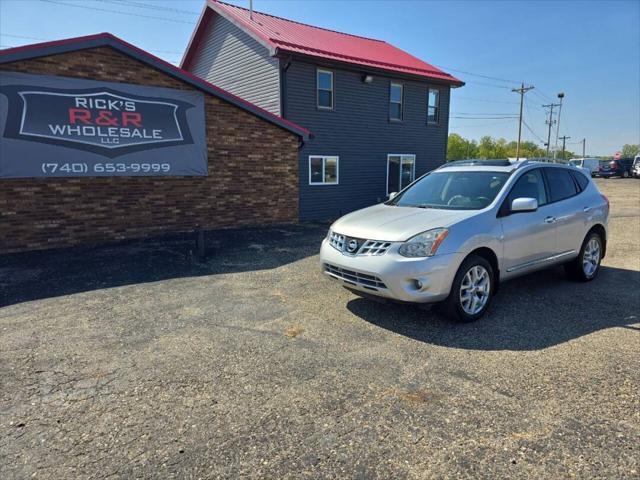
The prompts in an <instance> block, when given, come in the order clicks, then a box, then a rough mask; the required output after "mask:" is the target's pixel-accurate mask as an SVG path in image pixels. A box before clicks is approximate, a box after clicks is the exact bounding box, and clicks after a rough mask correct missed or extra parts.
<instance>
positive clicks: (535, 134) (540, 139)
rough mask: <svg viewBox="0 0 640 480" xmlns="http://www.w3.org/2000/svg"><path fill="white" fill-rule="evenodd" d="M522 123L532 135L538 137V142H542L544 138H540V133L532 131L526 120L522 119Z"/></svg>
mask: <svg viewBox="0 0 640 480" xmlns="http://www.w3.org/2000/svg"><path fill="white" fill-rule="evenodd" d="M522 123H523V125H524V126H525V127H527V130H529V131H530V132H531V133H532V134H533V136H534V137H536V138H537V139H538V141H539V142H541V143H544V140H543V139H542V137H540V135H538V134H537V133H536V132H534V131H533V129H532V128H531V127H530V126H529V125H528V124H527V122H525V121H524V120H522Z"/></svg>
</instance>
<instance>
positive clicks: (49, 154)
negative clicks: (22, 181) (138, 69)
mask: <svg viewBox="0 0 640 480" xmlns="http://www.w3.org/2000/svg"><path fill="white" fill-rule="evenodd" d="M0 132H1V135H2V136H1V137H0V178H23V177H75V176H140V175H207V149H206V138H205V125H204V97H203V95H202V94H201V93H200V92H196V91H190V90H173V89H167V88H158V87H147V86H141V85H129V84H121V83H108V82H96V81H91V80H81V79H75V78H64V77H53V76H43V75H27V74H18V73H12V72H0Z"/></svg>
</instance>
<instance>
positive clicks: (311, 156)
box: [309, 155, 340, 186]
mask: <svg viewBox="0 0 640 480" xmlns="http://www.w3.org/2000/svg"><path fill="white" fill-rule="evenodd" d="M314 158H316V159H317V158H321V159H322V182H312V181H311V160H312V159H314ZM327 158H335V159H336V181H335V182H326V181H325V178H326V165H327ZM339 183H340V157H339V156H338V155H309V185H312V186H314V185H338V184H339Z"/></svg>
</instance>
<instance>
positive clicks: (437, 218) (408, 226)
mask: <svg viewBox="0 0 640 480" xmlns="http://www.w3.org/2000/svg"><path fill="white" fill-rule="evenodd" d="M477 213H478V211H477V210H443V209H433V208H418V207H397V206H393V205H385V204H379V205H375V206H373V207H369V208H364V209H362V210H358V211H356V212H353V213H350V214H348V215H345V216H344V217H342V218H340V219H339V220H337V221H336V222H335V223H334V224H333V225H332V226H331V229H332V230H333V231H335V232H336V233H340V234H342V235H347V236H348V237H356V238H365V239H370V240H386V241H389V242H404V241H405V240H408V239H410V238H411V237H413V236H415V235H417V234H419V233H422V232H424V231H425V230H431V229H432V228H439V227H449V226H451V225H453V224H454V223H457V222H459V221H461V220H464V219H466V218H469V217H472V216H473V215H476V214H477Z"/></svg>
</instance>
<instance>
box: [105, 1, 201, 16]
mask: <svg viewBox="0 0 640 480" xmlns="http://www.w3.org/2000/svg"><path fill="white" fill-rule="evenodd" d="M96 1H98V2H107V3H112V4H114V5H127V6H131V7H137V8H145V9H148V10H155V11H158V12H172V13H182V14H185V15H200V12H195V11H192V10H180V9H178V8H169V7H161V6H159V5H150V4H148V3H143V2H133V1H131V0H96Z"/></svg>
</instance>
